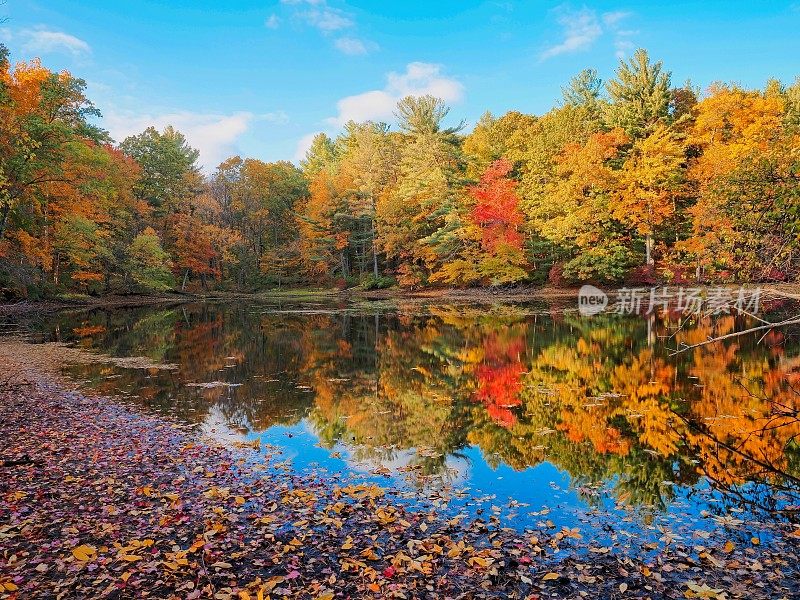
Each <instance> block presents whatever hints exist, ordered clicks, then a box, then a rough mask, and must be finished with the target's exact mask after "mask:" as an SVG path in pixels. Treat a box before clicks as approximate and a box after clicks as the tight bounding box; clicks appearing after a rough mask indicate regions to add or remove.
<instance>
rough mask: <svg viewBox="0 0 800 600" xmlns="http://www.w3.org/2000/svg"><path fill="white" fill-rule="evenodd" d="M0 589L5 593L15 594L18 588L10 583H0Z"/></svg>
mask: <svg viewBox="0 0 800 600" xmlns="http://www.w3.org/2000/svg"><path fill="white" fill-rule="evenodd" d="M0 587H3V588H5V590H6V591H7V592H16V591H17V590H18V589H19V588H18V587H17V586H16V585H14V584H13V583H11V582H10V581H6V582H5V583H0Z"/></svg>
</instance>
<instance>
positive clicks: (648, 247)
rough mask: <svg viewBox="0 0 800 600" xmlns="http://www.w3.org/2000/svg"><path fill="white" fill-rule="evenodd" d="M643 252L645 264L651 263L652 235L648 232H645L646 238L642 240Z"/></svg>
mask: <svg viewBox="0 0 800 600" xmlns="http://www.w3.org/2000/svg"><path fill="white" fill-rule="evenodd" d="M644 252H645V259H646V263H645V264H647V266H648V267H649V266H650V265H652V264H653V236H652V235H650V234H649V233H648V234H647V238H646V239H645V241H644Z"/></svg>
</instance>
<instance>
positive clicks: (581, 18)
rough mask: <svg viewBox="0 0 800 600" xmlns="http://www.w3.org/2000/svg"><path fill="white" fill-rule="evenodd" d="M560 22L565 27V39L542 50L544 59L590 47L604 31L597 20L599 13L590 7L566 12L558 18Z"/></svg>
mask: <svg viewBox="0 0 800 600" xmlns="http://www.w3.org/2000/svg"><path fill="white" fill-rule="evenodd" d="M558 22H559V23H560V24H561V26H562V27H563V29H564V41H562V42H561V43H560V44H556V45H555V46H551V47H550V48H548V49H547V50H545V51H544V52H542V55H541V58H542V59H543V60H544V59H547V58H551V57H553V56H558V55H559V54H566V53H569V52H577V51H578V50H584V49H586V48H589V47H590V46H591V45H592V44H593V43H594V42H595V40H597V38H599V37H600V36H601V35H602V33H603V28H602V27H601V26H600V23H599V22H598V20H597V13H595V12H594V11H593V10H589V9H588V8H584V9H582V10H579V11H578V12H569V13H566V12H564V13H562V15H561V16H560V17H559V18H558Z"/></svg>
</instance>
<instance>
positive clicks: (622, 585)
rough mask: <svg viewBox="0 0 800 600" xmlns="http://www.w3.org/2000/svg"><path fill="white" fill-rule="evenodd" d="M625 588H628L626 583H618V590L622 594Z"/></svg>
mask: <svg viewBox="0 0 800 600" xmlns="http://www.w3.org/2000/svg"><path fill="white" fill-rule="evenodd" d="M627 589H628V584H627V583H620V584H619V591H620V592H622V593H623V594H624V593H625V590H627Z"/></svg>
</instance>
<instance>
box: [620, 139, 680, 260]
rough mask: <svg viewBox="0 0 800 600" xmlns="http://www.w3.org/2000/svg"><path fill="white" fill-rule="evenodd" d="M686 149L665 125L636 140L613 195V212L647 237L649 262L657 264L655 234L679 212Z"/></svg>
mask: <svg viewBox="0 0 800 600" xmlns="http://www.w3.org/2000/svg"><path fill="white" fill-rule="evenodd" d="M684 160H685V159H684V150H683V145H682V143H681V142H680V140H679V139H678V137H677V135H676V134H675V133H674V132H673V131H672V130H671V129H670V128H669V127H667V126H665V125H663V124H659V125H656V126H655V127H654V129H653V131H652V133H650V134H649V135H647V136H646V137H644V138H641V139H638V140H636V142H635V143H634V145H633V148H632V149H631V151H630V152H629V153H628V157H627V159H626V160H625V163H624V164H623V166H622V170H621V172H620V174H619V184H618V187H617V188H616V189H615V191H614V193H613V194H612V195H611V198H612V202H611V214H612V215H613V216H614V217H615V218H616V219H619V220H620V221H621V222H623V223H626V224H628V225H630V226H632V227H633V228H634V229H635V230H636V232H637V233H638V234H639V235H642V236H644V238H645V264H647V265H648V266H649V265H652V264H653V252H652V251H653V236H654V234H655V233H656V231H657V230H658V228H659V227H660V226H661V225H662V224H663V223H664V222H665V221H667V220H668V219H669V218H670V217H672V215H674V214H675V203H676V198H677V197H678V195H679V194H680V192H681V189H682V185H683V171H684Z"/></svg>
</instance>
